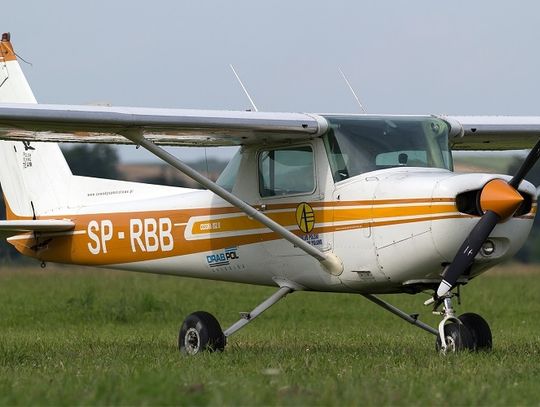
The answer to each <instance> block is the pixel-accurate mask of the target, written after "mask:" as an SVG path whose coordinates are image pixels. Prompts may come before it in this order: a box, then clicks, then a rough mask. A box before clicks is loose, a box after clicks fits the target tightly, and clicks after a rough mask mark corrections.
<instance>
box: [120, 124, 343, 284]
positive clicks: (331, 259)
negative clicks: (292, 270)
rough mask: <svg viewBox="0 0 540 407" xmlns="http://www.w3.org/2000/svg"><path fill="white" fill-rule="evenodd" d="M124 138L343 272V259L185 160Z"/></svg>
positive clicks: (136, 137)
mask: <svg viewBox="0 0 540 407" xmlns="http://www.w3.org/2000/svg"><path fill="white" fill-rule="evenodd" d="M123 135H124V137H126V138H128V139H129V140H131V141H133V142H134V143H135V144H137V145H140V146H141V147H143V148H145V149H146V150H148V151H149V152H151V153H152V154H154V155H155V156H156V157H158V158H160V159H162V160H163V161H165V162H166V163H167V164H169V165H171V166H172V167H174V168H176V169H177V170H179V171H181V172H183V173H184V174H185V175H187V176H188V177H190V178H192V179H193V180H195V181H197V182H198V183H199V184H201V185H202V186H204V187H205V188H208V189H209V190H210V191H212V192H213V193H215V194H216V195H218V196H219V197H221V198H223V199H224V200H225V201H227V202H229V203H230V204H231V205H233V206H235V207H237V208H238V209H240V210H241V211H242V212H244V213H245V214H246V215H248V216H250V217H252V218H253V219H255V220H258V221H259V222H261V223H262V224H263V225H264V226H266V227H267V228H269V229H270V230H272V231H274V232H276V233H277V234H279V235H280V236H282V237H283V238H284V239H286V240H288V241H289V242H291V243H292V244H293V245H294V246H296V247H298V248H299V249H302V250H303V251H304V252H306V253H307V254H309V255H310V256H312V257H314V258H315V259H317V260H318V261H319V262H320V263H321V265H322V266H323V267H324V269H325V270H326V271H327V272H328V273H330V274H332V275H336V276H337V275H340V274H341V273H342V272H343V263H342V262H341V260H340V259H339V257H337V256H336V255H335V254H334V253H324V252H322V251H320V250H319V249H317V248H316V247H313V246H312V245H310V244H309V243H307V242H305V241H304V240H302V239H301V238H300V237H298V236H296V235H295V234H294V233H292V232H291V231H289V230H287V229H286V228H284V227H283V226H281V225H280V224H279V223H277V222H275V221H273V220H272V219H270V218H269V217H268V216H266V215H264V214H263V213H261V212H259V211H258V210H257V209H255V208H253V207H252V206H251V205H248V204H247V203H246V202H244V201H242V200H241V199H239V198H238V197H236V196H235V195H233V194H232V193H230V192H229V191H227V190H226V189H224V188H222V187H220V186H219V185H217V184H216V183H215V182H213V181H211V180H210V179H208V178H206V177H205V176H204V175H202V174H201V173H199V172H197V171H195V170H194V169H193V168H191V167H190V166H189V165H187V164H185V163H184V162H182V161H181V160H179V159H178V158H176V157H175V156H173V155H172V154H170V153H168V152H167V151H166V150H164V149H163V148H162V147H159V146H157V145H156V144H154V143H153V142H152V141H150V140H147V139H146V138H144V136H143V135H142V134H141V133H140V132H129V133H127V132H126V133H124V134H123Z"/></svg>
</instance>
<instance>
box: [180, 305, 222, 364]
mask: <svg viewBox="0 0 540 407" xmlns="http://www.w3.org/2000/svg"><path fill="white" fill-rule="evenodd" d="M225 344H226V339H225V335H223V331H222V330H221V326H220V325H219V322H218V321H217V319H216V318H214V316H213V315H212V314H209V313H208V312H205V311H197V312H194V313H193V314H191V315H189V316H188V317H187V318H186V319H185V320H184V323H183V324H182V327H181V328H180V333H179V335H178V348H179V349H180V352H181V353H185V354H188V355H195V354H197V353H199V352H205V351H206V352H215V351H220V352H221V351H223V349H225Z"/></svg>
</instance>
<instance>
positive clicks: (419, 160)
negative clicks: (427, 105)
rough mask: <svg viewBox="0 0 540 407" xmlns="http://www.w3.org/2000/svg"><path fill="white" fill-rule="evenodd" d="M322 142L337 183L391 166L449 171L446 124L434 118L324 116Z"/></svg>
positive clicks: (450, 159) (449, 158) (450, 157)
mask: <svg viewBox="0 0 540 407" xmlns="http://www.w3.org/2000/svg"><path fill="white" fill-rule="evenodd" d="M325 118H326V119H327V120H328V123H329V124H330V128H329V131H328V132H327V133H326V134H325V135H324V137H323V138H324V144H325V147H326V151H327V154H328V159H329V161H330V166H331V168H332V174H333V176H334V181H335V182H338V181H341V180H344V179H347V178H350V177H354V176H355V175H359V174H362V173H365V172H369V171H374V170H380V169H384V168H393V167H429V168H444V169H448V170H452V156H451V153H450V151H449V149H448V130H449V129H448V125H447V124H446V123H445V122H444V121H443V120H440V119H437V118H434V117H426V116H424V117H413V116H411V117H407V116H396V117H391V116H386V117H384V116H362V117H359V116H325Z"/></svg>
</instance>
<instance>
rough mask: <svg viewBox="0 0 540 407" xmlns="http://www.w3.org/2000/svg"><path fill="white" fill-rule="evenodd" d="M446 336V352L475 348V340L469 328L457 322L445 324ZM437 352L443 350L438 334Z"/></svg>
mask: <svg viewBox="0 0 540 407" xmlns="http://www.w3.org/2000/svg"><path fill="white" fill-rule="evenodd" d="M444 336H445V340H446V346H447V348H446V353H456V352H462V351H464V350H474V340H473V337H472V335H471V333H470V332H469V329H468V328H467V327H466V326H465V325H463V324H458V323H457V322H451V323H449V324H446V325H445V326H444ZM435 349H437V352H440V351H441V350H442V342H441V338H440V337H439V336H438V335H437V341H436V342H435Z"/></svg>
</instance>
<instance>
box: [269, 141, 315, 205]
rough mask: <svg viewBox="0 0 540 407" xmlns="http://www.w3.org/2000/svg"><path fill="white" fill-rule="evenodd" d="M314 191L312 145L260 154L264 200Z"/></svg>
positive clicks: (271, 150)
mask: <svg viewBox="0 0 540 407" xmlns="http://www.w3.org/2000/svg"><path fill="white" fill-rule="evenodd" d="M314 190H315V166H314V161H313V150H312V149H311V147H310V146H301V147H287V148H276V149H269V150H264V151H261V152H260V154H259V192H260V194H261V197H271V196H284V195H297V194H306V193H312V192H314Z"/></svg>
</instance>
